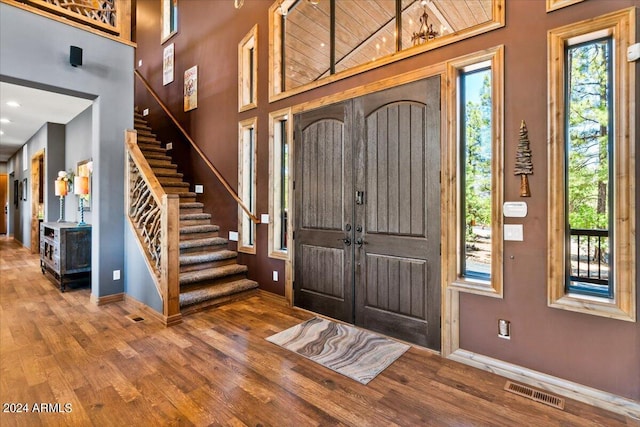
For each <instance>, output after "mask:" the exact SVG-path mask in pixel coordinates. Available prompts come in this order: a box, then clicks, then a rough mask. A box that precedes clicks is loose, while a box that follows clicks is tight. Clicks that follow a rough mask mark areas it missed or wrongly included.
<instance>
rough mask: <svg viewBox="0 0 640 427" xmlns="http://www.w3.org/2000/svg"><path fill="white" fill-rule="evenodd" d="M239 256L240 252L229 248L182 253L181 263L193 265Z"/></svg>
mask: <svg viewBox="0 0 640 427" xmlns="http://www.w3.org/2000/svg"><path fill="white" fill-rule="evenodd" d="M237 256H238V252H236V251H230V250H228V249H225V250H222V251H215V252H192V253H189V254H183V255H180V265H191V264H199V263H206V262H213V261H222V260H226V259H232V258H235V257H237Z"/></svg>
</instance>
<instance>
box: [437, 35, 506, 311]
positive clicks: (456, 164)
mask: <svg viewBox="0 0 640 427" xmlns="http://www.w3.org/2000/svg"><path fill="white" fill-rule="evenodd" d="M487 65H488V66H489V67H490V68H491V99H492V106H491V110H492V119H491V127H492V130H491V139H492V143H491V279H490V280H488V281H487V280H477V279H470V278H466V277H463V276H462V272H461V271H460V269H461V256H463V251H462V250H461V248H460V245H461V237H460V233H461V227H460V223H461V222H460V216H461V214H462V213H461V212H460V206H459V203H458V200H460V194H461V191H463V190H462V189H461V188H460V181H461V180H460V179H459V177H460V176H461V170H460V158H459V152H460V137H459V128H460V108H459V93H458V87H459V76H460V72H461V71H465V70H469V69H473V68H480V67H481V66H482V67H485V66H487ZM446 103H447V115H448V120H447V122H448V128H447V149H446V150H445V151H446V153H445V158H444V159H443V171H442V174H443V176H442V192H443V200H446V201H447V202H446V204H443V208H442V209H443V211H442V236H441V239H442V264H443V266H442V275H443V280H444V283H445V286H446V287H448V288H449V289H454V290H458V291H461V292H468V293H473V294H478V295H485V296H490V297H495V298H502V297H503V258H502V257H503V254H502V252H503V216H502V205H503V200H504V184H503V181H504V136H503V134H504V129H503V128H504V125H503V123H504V47H503V46H502V45H500V46H496V47H494V48H491V49H487V50H484V51H482V52H478V53H473V54H470V55H466V56H463V57H461V58H458V59H456V60H454V61H451V62H448V63H447V92H446Z"/></svg>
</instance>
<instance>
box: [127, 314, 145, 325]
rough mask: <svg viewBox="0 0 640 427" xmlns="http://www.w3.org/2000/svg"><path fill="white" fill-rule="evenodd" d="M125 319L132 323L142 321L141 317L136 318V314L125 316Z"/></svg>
mask: <svg viewBox="0 0 640 427" xmlns="http://www.w3.org/2000/svg"><path fill="white" fill-rule="evenodd" d="M126 317H127V319H129V320H131V321H132V322H134V323H138V322H142V321H143V320H144V318H143V317H140V316H138V315H137V314H130V315H128V316H126Z"/></svg>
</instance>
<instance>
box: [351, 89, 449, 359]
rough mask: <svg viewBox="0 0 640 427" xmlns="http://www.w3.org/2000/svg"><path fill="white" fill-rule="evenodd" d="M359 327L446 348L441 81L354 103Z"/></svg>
mask: <svg viewBox="0 0 640 427" xmlns="http://www.w3.org/2000/svg"><path fill="white" fill-rule="evenodd" d="M354 122H355V123H356V127H355V129H354V132H355V134H354V141H355V144H356V147H355V150H356V152H357V151H360V150H361V151H363V152H366V156H363V159H362V160H363V164H362V165H356V167H355V171H356V173H357V175H356V179H355V187H356V191H360V190H361V189H363V190H364V191H365V195H366V196H367V197H366V203H364V204H362V205H356V206H355V219H356V220H355V223H356V230H358V229H362V231H361V232H356V236H355V240H356V243H358V242H359V241H360V240H362V242H363V243H362V244H361V245H360V244H356V245H355V254H354V256H355V263H356V275H355V293H354V295H355V312H356V316H355V318H356V324H359V325H362V326H364V327H365V328H368V329H372V330H376V331H379V332H382V333H385V334H388V335H391V336H395V337H397V338H401V339H404V340H407V341H410V342H414V343H417V344H420V345H424V346H427V347H430V348H434V349H439V348H440V275H439V265H440V257H439V247H440V216H439V213H440V185H439V178H440V173H439V171H440V149H439V148H440V80H439V78H438V77H434V78H430V79H428V80H423V81H420V82H416V83H411V84H408V85H404V86H400V87H397V88H393V89H389V90H385V91H383V92H378V93H375V94H372V95H367V96H364V97H361V98H358V99H356V100H355V101H354Z"/></svg>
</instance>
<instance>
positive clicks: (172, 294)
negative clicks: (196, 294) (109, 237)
mask: <svg viewBox="0 0 640 427" xmlns="http://www.w3.org/2000/svg"><path fill="white" fill-rule="evenodd" d="M125 144H126V147H125V148H126V153H127V165H126V176H125V185H126V191H125V195H126V196H125V205H126V210H127V218H128V220H129V223H130V224H131V226H132V229H133V230H134V231H135V235H136V237H137V240H138V243H139V244H140V247H141V249H142V252H143V254H144V257H145V260H146V262H147V266H148V267H149V269H150V270H151V271H152V272H153V279H154V282H155V285H156V288H157V290H158V293H159V294H160V297H161V298H162V307H163V308H162V314H163V317H164V321H165V324H167V325H171V324H175V323H179V322H180V321H181V319H182V315H181V314H180V282H179V270H180V260H179V256H180V255H179V251H180V247H179V245H180V229H179V220H180V219H179V218H180V213H179V212H180V200H179V196H178V195H177V194H167V193H166V192H165V191H164V190H163V188H162V185H160V182H159V181H158V179H157V178H156V176H155V174H154V173H153V171H152V170H151V167H150V166H149V163H148V162H147V160H146V158H145V157H144V155H143V154H142V152H141V151H140V148H139V147H138V134H137V132H136V131H133V130H127V131H126V132H125Z"/></svg>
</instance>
